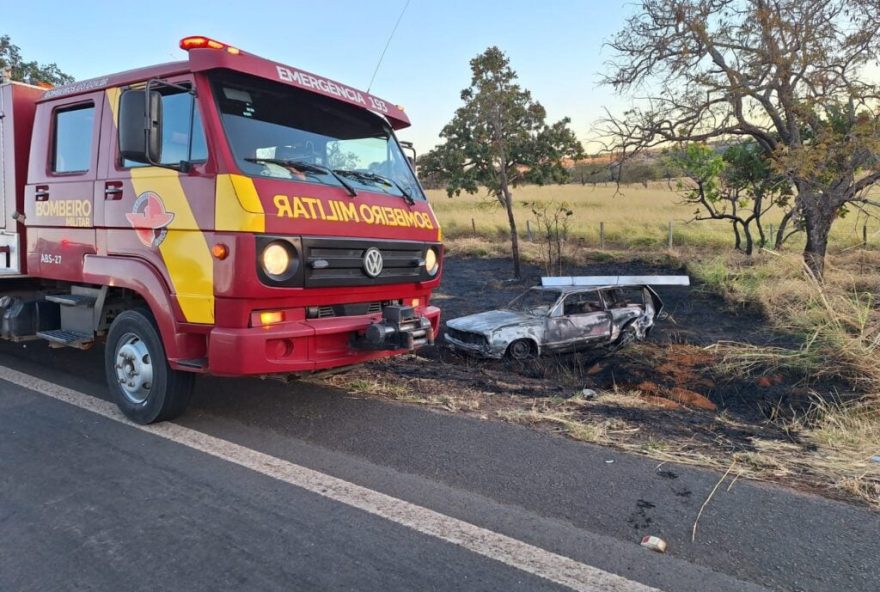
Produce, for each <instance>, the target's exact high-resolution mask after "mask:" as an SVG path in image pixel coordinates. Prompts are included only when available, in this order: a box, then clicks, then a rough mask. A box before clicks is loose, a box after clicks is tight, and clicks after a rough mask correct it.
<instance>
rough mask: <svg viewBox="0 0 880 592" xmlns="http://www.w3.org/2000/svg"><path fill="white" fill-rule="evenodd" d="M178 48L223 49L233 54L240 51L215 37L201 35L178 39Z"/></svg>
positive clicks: (186, 49)
mask: <svg viewBox="0 0 880 592" xmlns="http://www.w3.org/2000/svg"><path fill="white" fill-rule="evenodd" d="M180 49H182V50H184V51H189V50H191V49H225V50H226V51H227V52H228V53H231V54H233V55H238V54H240V53H241V50H240V49H238V48H237V47H232V46H230V45H226V44H225V43H220V42H219V41H217V40H215V39H211V38H210V37H203V36H201V35H193V36H190V37H184V38H183V39H181V40H180Z"/></svg>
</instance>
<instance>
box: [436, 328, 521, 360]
mask: <svg viewBox="0 0 880 592" xmlns="http://www.w3.org/2000/svg"><path fill="white" fill-rule="evenodd" d="M443 339H445V340H446V342H447V343H448V344H449V345H451V346H452V347H454V348H455V349H458V350H461V351H465V352H468V353H472V354H477V355H480V356H483V357H485V358H494V359H496V360H500V359H501V358H503V357H504V353H505V352H506V351H507V348H506V346H505V347H501V348H498V347H492V346H491V345H489V344H477V343H468V342H466V341H462V340H460V339H456V338H455V337H452V336H451V335H450V334H449V333H444V334H443Z"/></svg>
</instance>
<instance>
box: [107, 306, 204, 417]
mask: <svg viewBox="0 0 880 592" xmlns="http://www.w3.org/2000/svg"><path fill="white" fill-rule="evenodd" d="M104 368H105V369H106V373H107V385H108V386H109V388H110V392H111V394H112V396H113V400H114V402H115V403H116V404H117V405H118V406H119V409H120V410H121V411H122V413H124V414H125V416H126V417H127V418H129V419H130V420H132V421H133V422H135V423H139V424H149V423H153V422H157V421H166V420H169V419H174V418H175V417H177V416H179V415H180V414H181V413H183V412H184V411H185V410H186V408H187V406H188V405H189V400H190V396H191V395H192V389H193V381H194V379H195V376H194V375H193V374H192V373H190V372H181V371H179V370H173V369H172V368H171V367H170V366H169V365H168V359H167V358H166V357H165V348H164V347H163V346H162V339H161V337H160V336H159V331H158V329H157V328H156V322H155V321H154V320H153V315H152V314H150V312H149V311H148V310H145V309H135V310H127V311H125V312H123V313H122V314H120V315H119V316H118V317H116V319H114V321H113V324H111V325H110V331H109V332H108V333H107V343H106V345H105V350H104Z"/></svg>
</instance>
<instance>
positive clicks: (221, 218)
mask: <svg viewBox="0 0 880 592" xmlns="http://www.w3.org/2000/svg"><path fill="white" fill-rule="evenodd" d="M214 202H215V206H214V212H215V228H216V229H217V230H226V231H230V232H265V231H266V216H265V215H264V213H263V203H262V202H261V201H260V196H259V194H258V193H257V188H256V187H254V181H253V179H250V178H249V177H244V176H242V175H217V189H216V191H215V196H214Z"/></svg>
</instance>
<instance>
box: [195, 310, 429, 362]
mask: <svg viewBox="0 0 880 592" xmlns="http://www.w3.org/2000/svg"><path fill="white" fill-rule="evenodd" d="M415 312H416V313H417V316H418V317H419V318H420V319H421V318H424V319H426V321H425V324H424V325H423V329H424V330H425V331H426V332H430V335H431V337H433V335H436V334H437V329H438V326H439V323H440V309H439V308H437V307H435V306H425V307H421V308H418V309H416V310H415ZM377 321H380V319H378V318H373V317H367V318H365V317H363V316H359V317H340V318H329V319H308V320H302V321H295V322H290V323H281V324H278V325H269V326H266V327H248V328H224V327H215V328H214V329H212V330H211V334H210V337H209V339H208V372H209V373H211V374H216V375H220V376H246V375H251V376H253V375H265V374H295V373H300V372H315V371H318V370H325V369H328V368H337V367H340V366H350V365H352V364H359V363H362V362H366V361H369V360H374V359H377V358H385V357H389V356H392V355H396V354H400V353H405V352H407V351H411V349H408V348H406V347H398V346H399V345H403V346H405V345H407V341H406V340H404V339H397V338H395V339H394V340H390V339H389V340H388V341H387V342H386V343H385V345H384V346H383V347H382V348H381V349H380V348H379V347H376V348H369V349H368V348H366V347H364V345H363V340H364V338H365V336H366V334H367V330H368V329H369V328H370V327H371V326H372V325H376V324H378V323H377ZM426 342H430V339H429V340H426ZM422 343H423V342H422V340H420V339H416V340H414V341H413V342H412V344H413V345H414V346H415V347H418V346H419V345H420V344H422Z"/></svg>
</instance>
